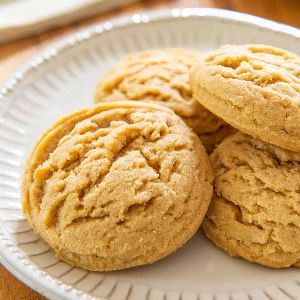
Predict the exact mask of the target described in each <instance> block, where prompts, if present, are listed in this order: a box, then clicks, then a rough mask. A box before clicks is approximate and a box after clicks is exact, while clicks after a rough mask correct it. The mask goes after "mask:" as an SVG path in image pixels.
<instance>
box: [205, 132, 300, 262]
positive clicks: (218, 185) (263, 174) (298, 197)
mask: <svg viewBox="0 0 300 300" xmlns="http://www.w3.org/2000/svg"><path fill="white" fill-rule="evenodd" d="M211 162H212V165H213V170H214V173H215V176H216V178H215V182H214V188H215V194H216V196H215V197H214V200H213V201H212V204H211V207H210V209H209V212H208V214H207V216H206V221H205V224H204V229H205V231H206V233H207V235H208V236H209V237H210V238H211V239H212V240H213V241H215V242H216V244H217V245H219V246H220V247H221V248H223V249H225V250H226V251H228V252H229V253H230V254H231V255H238V256H242V257H244V258H246V259H249V260H251V261H254V262H258V263H261V264H264V265H268V266H272V267H288V266H291V265H295V264H298V265H299V266H300V192H299V191H300V154H298V153H294V152H290V151H287V150H284V149H281V148H279V147H276V146H273V145H270V144H266V143H264V142H261V141H259V140H256V139H254V138H252V137H250V136H248V135H245V134H243V133H236V134H234V135H231V136H230V137H228V138H227V139H225V140H224V141H223V142H222V143H221V144H220V145H219V146H218V147H217V148H216V150H215V151H214V153H213V154H212V155H211Z"/></svg>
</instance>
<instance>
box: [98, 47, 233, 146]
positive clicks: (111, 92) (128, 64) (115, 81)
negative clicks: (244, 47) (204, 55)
mask: <svg viewBox="0 0 300 300" xmlns="http://www.w3.org/2000/svg"><path fill="white" fill-rule="evenodd" d="M198 58H199V54H198V53H197V52H192V51H187V50H181V49H167V50H152V51H148V52H142V53H138V54H132V55H129V56H127V57H126V58H125V59H124V60H123V61H121V62H120V63H119V64H118V65H116V66H115V67H114V68H112V69H111V70H110V71H109V72H108V73H107V74H106V75H105V76H104V77H103V78H102V80H101V81H100V82H99V84H98V86H97V89H96V95H95V102H96V103H99V102H105V101H120V99H121V100H135V101H143V102H151V103H156V104H160V105H163V106H167V107H168V108H171V109H173V110H174V111H175V112H176V114H178V115H179V116H180V117H181V118H182V119H183V120H184V121H185V123H186V124H187V125H188V126H190V127H191V128H193V130H194V131H195V132H196V133H197V134H199V135H200V138H201V135H204V136H205V138H204V140H203V142H204V145H205V146H206V145H207V146H208V148H210V147H211V145H212V144H213V143H219V142H221V140H220V139H218V138H219V137H221V136H222V135H221V134H219V133H218V130H219V129H220V128H221V127H222V126H223V127H227V128H229V126H228V125H227V124H225V123H224V122H223V121H222V120H220V119H219V118H217V117H216V116H214V115H213V114H212V113H210V112H209V111H208V110H206V109H205V108H204V107H203V106H202V105H200V104H199V103H198V102H197V101H195V100H194V99H193V97H192V91H191V86H190V83H189V71H190V68H191V66H192V65H193V64H194V63H195V61H196V60H197V59H198ZM223 132H224V130H223Z"/></svg>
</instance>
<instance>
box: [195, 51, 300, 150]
mask: <svg viewBox="0 0 300 300" xmlns="http://www.w3.org/2000/svg"><path fill="white" fill-rule="evenodd" d="M190 78H191V86H192V90H193V95H194V98H195V99H196V100H198V101H199V102H200V103H201V104H202V105H203V106H204V107H206V108H207V109H208V110H210V111H211V112H212V113H214V114H216V115H217V116H219V117H220V118H222V119H223V120H224V121H225V122H227V123H229V124H230V125H232V126H233V127H235V128H237V129H239V130H241V131H243V132H245V133H247V134H249V135H251V136H253V137H255V138H258V139H261V140H263V141H265V142H268V143H270V144H273V145H277V146H280V147H282V148H285V149H288V150H291V151H296V152H299V151H300V106H299V102H300V58H299V57H298V56H297V55H295V54H293V53H290V52H287V51H285V50H282V49H278V48H274V47H271V46H264V45H242V46H230V45H227V46H223V47H221V48H220V49H219V50H216V51H214V52H210V53H208V54H207V55H205V56H203V57H202V58H201V59H200V60H199V62H198V63H197V64H196V65H195V66H193V68H192V69H191V74H190Z"/></svg>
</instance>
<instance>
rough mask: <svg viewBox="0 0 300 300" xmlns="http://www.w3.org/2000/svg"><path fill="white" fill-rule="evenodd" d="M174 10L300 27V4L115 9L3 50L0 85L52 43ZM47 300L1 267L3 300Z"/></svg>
mask: <svg viewBox="0 0 300 300" xmlns="http://www.w3.org/2000/svg"><path fill="white" fill-rule="evenodd" d="M174 7H215V8H223V9H229V10H234V11H239V12H244V13H249V14H253V15H257V16H260V17H264V18H268V19H271V20H275V21H279V22H282V23H286V24H289V25H292V26H295V27H300V17H299V16H300V0H144V1H142V0H141V1H139V2H137V3H135V4H132V5H130V6H127V7H125V8H120V9H115V10H113V11H111V12H109V13H106V14H104V15H97V16H93V17H90V18H88V19H85V20H84V21H80V22H76V23H73V24H71V25H68V26H65V27H63V28H60V29H55V30H52V31H49V32H45V33H42V34H39V35H36V36H33V37H29V38H26V39H23V40H20V41H16V42H12V43H9V44H6V45H2V46H0V84H1V83H2V82H3V81H4V80H5V79H6V78H8V76H9V75H11V73H12V72H14V71H15V70H16V69H17V68H18V67H19V66H20V65H21V64H22V63H23V62H25V61H26V60H27V59H30V58H31V57H32V56H34V55H35V54H36V53H38V52H39V51H41V50H42V49H43V48H44V47H46V46H48V45H49V44H51V43H52V42H54V41H56V40H58V39H60V38H62V37H64V36H66V35H68V34H70V33H72V32H74V31H77V30H79V29H81V28H83V27H85V26H88V25H92V24H95V23H97V22H102V21H104V20H107V19H110V18H114V17H118V16H122V15H124V14H128V13H135V12H139V11H141V10H146V9H160V8H174ZM15 299H17V300H41V299H45V298H44V297H42V296H41V295H39V294H38V293H36V292H34V291H33V290H31V289H30V288H28V287H27V286H26V285H24V284H23V283H21V282H20V281H18V280H17V279H16V278H15V277H14V276H12V275H11V274H10V273H9V272H7V271H6V270H5V269H4V268H3V267H2V266H1V265H0V300H15Z"/></svg>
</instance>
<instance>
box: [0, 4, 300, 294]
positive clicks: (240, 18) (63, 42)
mask: <svg viewBox="0 0 300 300" xmlns="http://www.w3.org/2000/svg"><path fill="white" fill-rule="evenodd" d="M192 17H212V18H215V19H219V20H220V19H221V20H229V21H234V22H236V23H243V24H249V26H251V27H252V26H254V27H257V28H261V29H268V30H271V31H273V32H280V33H284V34H287V35H290V36H291V37H292V38H295V39H296V40H300V29H298V28H295V27H292V26H289V25H285V24H282V23H279V22H275V21H271V20H268V19H265V18H261V17H257V16H253V15H250V14H244V13H239V12H234V11H230V10H224V9H216V8H172V9H163V10H151V11H141V12H137V13H134V14H127V15H125V16H122V17H117V18H113V19H109V20H107V21H104V22H101V23H97V24H94V25H92V26H87V27H85V28H83V29H81V30H79V31H76V32H74V33H72V34H70V35H68V36H67V37H64V38H61V39H59V40H58V41H56V42H54V43H51V44H50V45H49V46H47V47H46V48H45V49H43V50H42V51H40V52H39V53H38V54H37V55H35V56H33V58H31V59H29V60H28V61H27V62H25V63H23V64H22V65H21V67H19V68H17V70H16V71H15V72H13V75H10V76H8V79H7V80H6V81H4V83H3V84H1V85H0V115H1V112H2V111H3V106H4V105H5V103H6V101H8V98H9V95H10V93H11V92H13V90H14V89H15V88H16V87H17V85H19V84H20V83H21V82H22V79H23V78H24V77H25V76H26V75H28V74H30V73H31V72H34V71H35V70H36V69H38V68H39V66H40V65H42V64H45V63H47V62H48V61H51V60H52V59H53V58H55V57H56V56H58V55H61V54H63V53H64V51H66V50H68V49H70V48H72V47H74V46H77V45H78V44H80V43H82V42H84V41H86V40H89V39H91V38H93V37H95V36H98V35H101V34H103V33H104V32H107V31H110V30H114V29H118V28H122V27H126V26H132V25H138V24H139V23H149V22H150V23H151V22H152V23H153V22H159V21H162V20H167V19H174V18H177V19H180V18H181V19H184V18H192ZM1 223H2V220H1V219H0V225H1ZM1 231H2V228H1V226H0V234H1ZM0 242H1V244H0V263H1V264H2V265H3V266H4V267H5V268H6V269H7V270H8V271H9V272H10V273H12V274H13V275H14V276H15V277H17V278H18V279H19V280H20V281H21V282H23V283H24V284H25V285H27V286H29V287H30V288H32V289H33V290H35V291H37V292H38V293H40V294H42V295H44V296H45V297H48V298H50V299H59V300H63V299H70V298H69V297H70V296H71V297H72V299H78V300H79V299H83V298H85V299H99V300H107V298H99V297H92V296H90V295H88V294H86V293H84V292H81V291H79V290H77V289H76V288H74V287H73V286H71V285H68V284H65V283H63V282H61V281H60V280H57V279H55V280H53V279H51V276H48V280H47V281H45V276H43V277H41V276H42V274H41V273H45V272H43V271H40V270H38V269H36V270H34V272H29V269H27V271H24V269H21V268H18V265H17V264H14V263H13V261H12V257H11V255H10V253H5V251H4V250H5V248H6V247H9V244H5V242H4V240H3V239H0ZM26 273H27V274H26ZM54 285H56V288H57V289H55V286H54ZM74 290H75V291H77V292H76V293H74Z"/></svg>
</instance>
